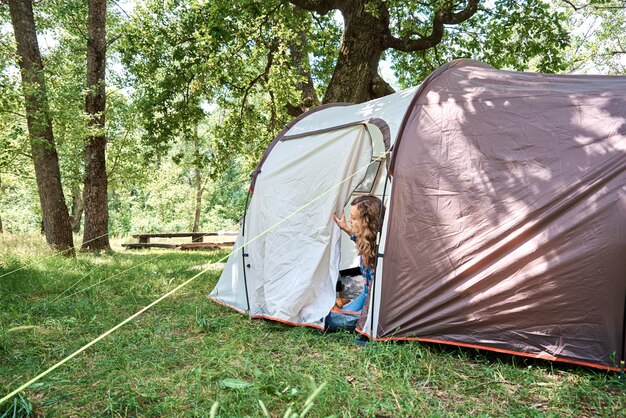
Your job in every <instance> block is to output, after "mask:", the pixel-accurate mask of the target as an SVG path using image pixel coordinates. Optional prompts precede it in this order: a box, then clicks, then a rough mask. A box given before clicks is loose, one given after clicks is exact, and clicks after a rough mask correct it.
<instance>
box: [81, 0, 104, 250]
mask: <svg viewBox="0 0 626 418" xmlns="http://www.w3.org/2000/svg"><path fill="white" fill-rule="evenodd" d="M88 26H89V35H88V39H87V97H86V100H85V111H86V112H87V115H89V126H90V128H91V133H90V136H89V137H88V138H87V143H86V145H85V188H84V197H83V201H84V209H85V229H84V235H83V245H82V247H81V251H101V250H104V251H110V250H111V246H110V244H109V205H108V195H107V186H108V181H107V174H106V162H105V161H106V158H105V155H106V154H105V152H106V137H105V135H104V111H105V107H106V94H105V81H104V74H105V63H106V59H105V58H106V0H89V19H88Z"/></svg>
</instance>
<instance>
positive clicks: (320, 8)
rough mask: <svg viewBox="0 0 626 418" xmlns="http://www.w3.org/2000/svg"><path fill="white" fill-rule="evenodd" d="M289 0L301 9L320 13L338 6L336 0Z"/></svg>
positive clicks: (323, 13)
mask: <svg viewBox="0 0 626 418" xmlns="http://www.w3.org/2000/svg"><path fill="white" fill-rule="evenodd" d="M289 2H290V3H291V4H293V5H295V6H298V7H300V8H301V9H304V10H308V11H310V12H317V13H319V14H321V15H325V14H326V13H328V12H330V11H331V10H334V9H337V8H338V4H337V2H336V0H289Z"/></svg>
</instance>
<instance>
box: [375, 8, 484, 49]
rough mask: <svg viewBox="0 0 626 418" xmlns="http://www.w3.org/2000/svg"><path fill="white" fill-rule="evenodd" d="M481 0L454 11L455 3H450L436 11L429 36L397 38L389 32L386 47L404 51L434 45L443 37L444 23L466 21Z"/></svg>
mask: <svg viewBox="0 0 626 418" xmlns="http://www.w3.org/2000/svg"><path fill="white" fill-rule="evenodd" d="M479 3H480V0H468V1H467V6H466V7H465V9H463V10H461V11H460V12H456V13H454V10H453V7H454V6H453V5H451V4H448V5H447V7H442V8H441V9H439V10H437V11H436V12H435V15H434V17H433V28H432V31H431V33H430V35H428V36H423V37H421V38H419V39H407V38H396V37H395V36H393V35H391V32H389V33H388V34H387V35H386V39H385V47H387V48H393V49H396V50H398V51H402V52H415V51H422V50H425V49H429V48H432V47H434V46H435V45H437V44H439V42H441V39H442V38H443V32H444V25H455V24H459V23H463V22H465V21H466V20H467V19H469V18H470V17H472V16H473V15H474V14H475V13H476V12H477V11H478V4H479Z"/></svg>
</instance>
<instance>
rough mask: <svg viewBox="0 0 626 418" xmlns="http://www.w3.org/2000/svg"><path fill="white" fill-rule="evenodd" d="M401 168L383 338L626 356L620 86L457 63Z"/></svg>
mask: <svg viewBox="0 0 626 418" xmlns="http://www.w3.org/2000/svg"><path fill="white" fill-rule="evenodd" d="M394 158H395V161H394V170H395V171H394V178H393V184H394V187H393V192H392V194H391V200H390V207H391V210H390V211H389V226H388V230H387V231H386V234H387V235H388V237H393V239H388V240H387V244H386V246H385V251H384V253H385V258H384V267H383V271H382V280H381V287H382V289H381V292H382V294H381V302H380V306H379V309H380V312H379V321H378V324H377V329H376V332H377V335H376V336H377V337H378V338H390V337H393V338H411V337H419V338H422V339H428V340H437V341H448V342H459V343H465V344H471V345H474V346H480V347H484V348H496V349H503V350H509V351H513V352H521V353H530V354H533V355H536V356H538V357H546V358H563V359H569V360H574V361H581V362H591V363H597V364H601V365H607V366H611V365H615V363H614V361H615V358H618V359H619V358H620V355H621V356H622V357H621V358H623V355H624V354H623V346H624V333H623V330H624V304H625V299H626V297H625V295H626V257H624V255H626V82H625V81H624V79H623V77H610V76H604V77H600V76H596V77H593V76H559V75H545V74H528V73H516V72H507V71H499V70H495V69H492V68H486V67H484V66H475V65H471V63H468V65H456V66H452V67H450V68H448V69H447V71H444V72H441V73H440V74H439V75H438V77H436V78H435V79H433V80H431V81H430V83H429V84H428V87H427V88H426V89H425V90H423V91H422V92H421V93H420V95H419V97H417V99H416V102H415V104H414V107H413V108H412V109H411V110H410V116H409V118H408V119H407V122H406V126H405V127H404V131H403V135H402V137H401V138H400V139H399V140H398V143H397V144H396V152H395V155H394Z"/></svg>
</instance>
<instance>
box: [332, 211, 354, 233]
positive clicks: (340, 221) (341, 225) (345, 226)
mask: <svg viewBox="0 0 626 418" xmlns="http://www.w3.org/2000/svg"><path fill="white" fill-rule="evenodd" d="M333 219H334V220H335V222H336V223H337V225H339V228H341V230H342V231H344V232H345V233H346V234H348V235H349V236H352V235H353V234H352V228H350V227H349V226H348V224H347V223H346V215H345V213H343V212H342V213H341V218H340V217H338V216H337V215H333Z"/></svg>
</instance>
